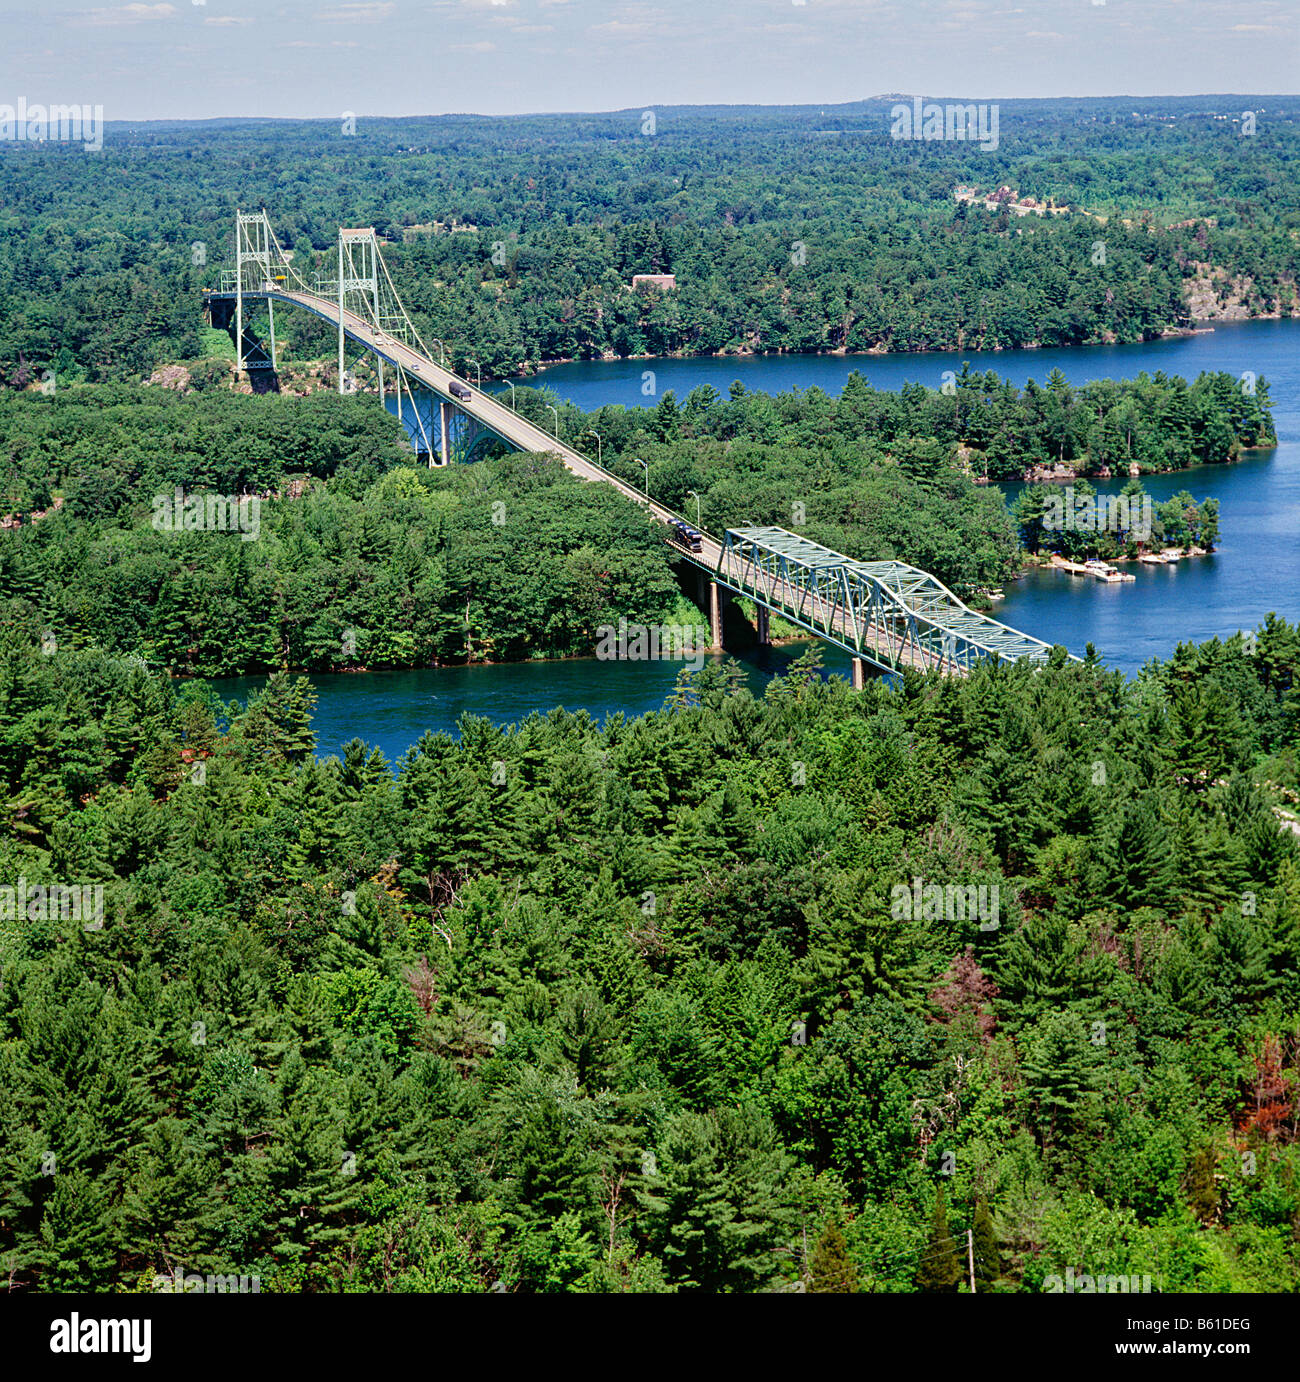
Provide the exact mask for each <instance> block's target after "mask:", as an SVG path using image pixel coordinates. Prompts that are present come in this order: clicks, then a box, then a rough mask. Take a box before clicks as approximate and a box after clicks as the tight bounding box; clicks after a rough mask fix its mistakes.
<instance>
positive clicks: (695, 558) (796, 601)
mask: <svg viewBox="0 0 1300 1382" xmlns="http://www.w3.org/2000/svg"><path fill="white" fill-rule="evenodd" d="M236 217H237V220H236V230H235V268H234V269H233V270H227V271H226V272H224V273H223V274H222V279H221V286H220V288H217V289H214V290H211V291H208V292H207V298H208V301H209V303H210V304H211V306H212V308H213V314H214V320H215V318H216V316H217V314H218V312H223V311H224V312H227V313H233V317H234V323H235V328H236V330H235V340H236V350H237V352H238V360H237V367H238V368H239V369H240V370H243V369H248V368H259V367H265V366H264V364H263V360H262V358H261V355H260V354H259V355H258V356H257V358H254V357H253V355H252V354H248V353H246V345H245V342H246V336H245V330H244V312H245V304H247V305H248V310H249V311H250V312H251V310H252V308H253V307H254V306H255V305H256V304H258V303H260V302H265V303H266V304H267V311H268V316H269V318H270V326H271V345H270V351H269V354H268V356H267V359H268V361H269V367H270V368H272V369H274V368H275V358H276V350H275V315H274V304H275V303H276V302H286V303H291V304H292V305H294V306H296V307H301V308H303V309H305V310H306V311H308V312H313V313H315V314H316V315H317V316H318V317H321V318H323V319H324V320H325V321H327V322H329V323H331V324H332V325H333V326H335V327H336V328H337V330H338V338H339V355H338V361H339V379H338V387H339V392H340V393H352V392H355V384H353V383H351V375H350V373H349V371H348V369H347V355H346V349H347V342H348V341H351V342H353V343H354V344H356V345H359V346H360V347H361V348H362V350H363V351H366V352H369V353H370V354H372V355H373V356H375V358H376V360H377V362H378V376H379V397H380V401H381V402H383V403H384V406H385V407H388V408H389V409H390V410H391V411H392V412H394V413H396V414H397V416H398V417H399V418H400V419H401V421H402V422H403V424H404V425H405V427H406V430H407V435H408V436H409V437H410V439H411V444H412V446H413V447H414V448H415V450H416V451H417V452H425V453H427V454H428V456H429V463H430V464H431V465H432V464H433V463H434V457H435V456H437V457H439V458H440V459H441V461H442V463H443V464H446V463H447V462H448V461H449V460H451V459H452V458H453V457H455V458H459V459H469V458H471V457H472V456H473V455H475V454H477V453H478V451H479V449H480V448H481V447H482V445H483V444H484V442H485V441H487V440H497V441H500V442H503V443H504V444H505V445H507V446H511V447H514V448H516V449H517V450H520V451H532V452H540V453H550V454H552V455H554V456H556V457H558V458H559V460H560V461H561V463H562V464H563V465H564V466H566V467H567V468H568V469H569V470H570V471H572V472H573V474H575V475H577V476H579V477H580V478H582V479H584V480H593V481H600V482H602V483H604V484H608V485H612V486H613V487H614V488H615V489H617V490H618V491H619V493H621V494H622V495H624V497H625V498H627V499H629V500H631V501H632V502H633V503H636V504H639V505H640V506H641V507H642V508H643V509H644V510H645V511H646V513H647V515H648V516H649V517H650V518H651V519H653V520H654V521H656V522H658V523H660V524H664V525H667V524H670V523H674V522H676V523H684V522H686V520H685V519H684V517H683V516H682V515H681V514H678V513H675V512H674V511H673V510H672V509H670V508H669V507H668V506H667V505H666V504H661V503H659V502H658V501H657V500H654V499H651V498H650V497H649V495H647V494H643V493H642V492H641V490H640V489H638V488H636V487H635V486H633V485H630V484H628V483H627V481H625V480H623V479H622V478H620V477H619V476H618V475H615V474H614V473H613V472H612V471H609V470H606V469H605V467H604V466H603V465H601V464H599V461H598V460H597V461H593V460H592V459H591V457H590V456H587V455H585V454H584V453H583V452H581V451H578V450H577V449H576V448H575V447H573V446H570V445H569V444H568V443H567V442H563V441H561V440H560V439H559V437H558V436H555V435H552V434H551V433H549V432H546V431H544V430H543V429H542V428H541V427H539V426H538V425H537V423H535V422H533V421H531V420H530V419H528V418H525V417H524V416H522V414H520V413H518V412H516V411H515V410H514V408H512V407H509V406H507V405H506V404H505V403H503V402H502V401H501V400H500V398H498V397H497V396H496V395H494V394H490V393H485V392H484V391H483V389H482V388H481V387H479V386H477V385H475V386H473V387H471V385H470V382H469V381H468V380H466V379H463V378H461V377H460V376H459V375H457V374H455V373H454V372H453V371H452V370H449V369H448V368H447V367H446V358H445V351H444V350H443V346H442V342H441V341H439V342H438V347H439V352H438V353H439V359H438V361H437V362H435V361H434V359H433V352H432V351H431V350H430V349H429V348H428V346H426V345H425V343H424V341H423V340H422V339H421V338H420V334H419V332H418V331H417V330H416V329H415V326H414V324H413V323H412V321H411V319H410V316H409V315H408V313H407V311H406V308H405V307H404V306H403V305H402V300H401V298H400V297H399V296H398V293H397V290H396V288H395V287H394V286H393V281H392V279H391V278H390V277H389V274H388V268H387V266H386V265H385V264H384V259H383V255H382V253H381V252H380V246H379V240H378V237H377V236H376V235H375V232H374V230H373V229H371V228H368V227H367V228H364V229H348V228H345V229H341V230H340V231H339V241H338V260H337V263H338V272H337V275H336V277H335V278H333V279H317V280H316V281H315V282H314V283H313V284H311V285H308V284H307V283H306V282H305V281H304V280H303V278H302V277H301V276H300V275H299V274H298V273H297V272H296V270H295V269H294V268H293V265H292V263H291V261H290V258H289V257H288V256H286V254H285V253H284V251H283V249H281V247H280V243H279V241H278V240H277V239H276V237H275V233H274V231H273V230H272V229H271V222H270V219H269V217H268V216H267V214H266V212H265V211H260V212H250V213H246V212H237V213H236ZM247 339H248V341H249V342H250V343H251V345H253V346H257V342H256V341H255V340H254V339H253V338H252V337H251V336H250V337H248V338H247ZM258 350H259V351H260V346H258ZM385 366H387V367H388V368H389V369H390V370H391V371H392V383H391V386H388V392H387V393H386V379H385ZM390 400H391V401H390ZM692 526H697V525H692ZM667 540H668V537H667V535H665V541H667ZM673 550H674V554H675V555H676V556H677V557H679V558H680V559H681V560H682V561H685V562H689V563H690V564H691V565H693V566H695V567H697V568H698V569H699V570H700V571H701V572H702V573H703V575H704V576H705V577H707V578H708V580H709V581H710V582H711V592H712V593H711V595H710V598H709V604H710V607H711V616H710V618H711V622H712V623H713V626H714V639H715V643H716V644H717V646H719V647H720V646H721V623H722V621H721V601H722V594H723V593H725V592H727V591H731V592H734V593H737V594H740V595H743V596H746V597H747V598H749V599H752V600H753V601H754V602H755V604H756V605H757V606H758V607H759V608H760V609H761V610H764V611H767V612H769V613H776V614H779V615H780V616H781V617H782V618H783V619H787V620H789V621H790V622H791V623H793V624H795V625H797V626H798V627H800V628H803V629H807V630H808V631H809V632H810V633H813V634H816V635H817V637H819V638H822V639H825V640H826V641H827V642H828V643H833V644H835V645H836V646H837V647H839V648H842V649H844V650H845V651H846V652H848V653H849V654H851V656H852V657H853V658H855V659H856V661H855V662H854V664H853V666H854V684H855V685H858V684H860V683H861V679H862V668H863V666H864V664H866V663H870V664H871V665H873V666H875V667H877V668H880V669H882V670H884V671H900V670H903V669H906V668H914V669H916V670H918V671H935V672H940V673H944V674H946V675H957V676H963V675H965V674H966V673H968V672H969V671H970V670H971V668H972V667H974V666H975V665H976V664H977V663H979V662H985V661H990V660H993V659H995V658H996V659H1001V660H1003V661H1008V662H1030V663H1034V664H1042V663H1044V662H1046V661H1047V659H1048V657H1049V656H1050V655H1051V653H1052V649H1051V647H1050V646H1049V645H1048V644H1046V643H1044V642H1042V641H1041V640H1039V639H1037V638H1031V637H1030V636H1029V635H1028V634H1023V633H1019V632H1017V630H1015V629H1012V628H1008V627H1007V626H1006V625H1005V624H999V623H998V622H997V620H996V619H990V618H988V617H987V616H985V615H983V614H977V613H976V612H975V611H974V610H972V609H969V608H968V607H967V606H966V605H964V604H962V602H961V601H960V600H959V599H958V598H957V597H956V596H955V595H954V594H953V593H952V591H950V590H949V589H948V588H947V587H946V586H945V585H943V584H942V583H941V582H939V581H938V580H936V579H935V578H934V577H933V576H931V575H930V574H929V573H928V572H925V571H921V570H918V569H917V568H916V567H915V566H908V565H907V564H906V563H904V562H898V561H854V560H853V558H851V557H847V556H845V555H844V554H843V553H841V552H834V551H832V550H831V549H830V548H828V547H822V546H821V545H819V544H818V543H816V542H810V541H809V540H808V539H807V538H804V537H800V536H799V535H798V534H797V533H791V532H787V531H786V530H785V529H784V528H731V529H728V530H727V532H726V533H725V535H724V536H723V538H722V539H721V540H719V539H718V538H716V537H713V536H712V535H710V534H709V533H707V532H702V531H701V541H700V550H699V551H698V552H693V551H682V550H681V549H680V548H679V547H676V546H674V549H673ZM760 622H761V623H762V624H763V625H764V626H765V625H766V617H765V616H764V617H763V619H762V620H761V621H760Z"/></svg>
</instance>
